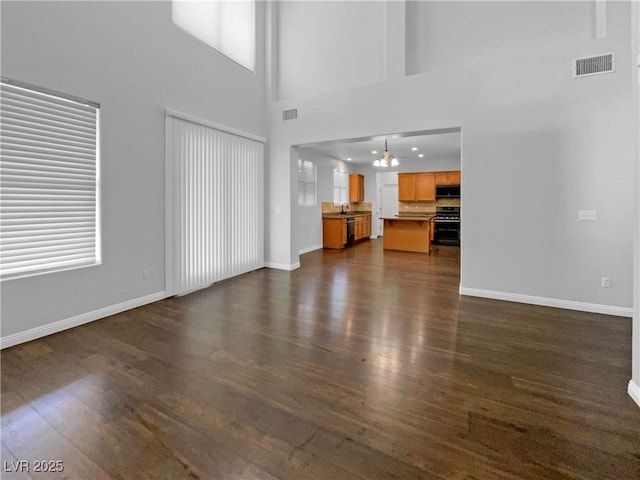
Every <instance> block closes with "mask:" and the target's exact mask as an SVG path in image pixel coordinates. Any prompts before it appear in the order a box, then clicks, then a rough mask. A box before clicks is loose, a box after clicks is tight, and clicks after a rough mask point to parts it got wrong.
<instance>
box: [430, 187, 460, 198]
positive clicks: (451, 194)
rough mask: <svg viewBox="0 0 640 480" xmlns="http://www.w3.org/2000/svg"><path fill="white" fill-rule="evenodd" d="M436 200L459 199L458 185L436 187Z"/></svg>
mask: <svg viewBox="0 0 640 480" xmlns="http://www.w3.org/2000/svg"><path fill="white" fill-rule="evenodd" d="M438 198H460V185H436V199H438Z"/></svg>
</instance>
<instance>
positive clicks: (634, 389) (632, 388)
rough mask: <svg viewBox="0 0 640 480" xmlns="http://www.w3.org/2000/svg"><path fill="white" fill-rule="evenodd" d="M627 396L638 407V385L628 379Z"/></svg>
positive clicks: (639, 401)
mask: <svg viewBox="0 0 640 480" xmlns="http://www.w3.org/2000/svg"><path fill="white" fill-rule="evenodd" d="M629 396H630V397H631V398H633V401H634V402H636V403H637V404H638V406H639V407H640V386H638V384H637V383H636V382H634V381H633V380H629Z"/></svg>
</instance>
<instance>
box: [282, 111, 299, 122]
mask: <svg viewBox="0 0 640 480" xmlns="http://www.w3.org/2000/svg"><path fill="white" fill-rule="evenodd" d="M296 118H298V109H297V108H292V109H290V110H283V111H282V120H295V119H296Z"/></svg>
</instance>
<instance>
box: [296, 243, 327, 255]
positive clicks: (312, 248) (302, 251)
mask: <svg viewBox="0 0 640 480" xmlns="http://www.w3.org/2000/svg"><path fill="white" fill-rule="evenodd" d="M321 248H322V245H315V246H313V247H308V248H303V249H302V250H299V251H298V255H304V254H305V253H309V252H315V251H316V250H320V249H321Z"/></svg>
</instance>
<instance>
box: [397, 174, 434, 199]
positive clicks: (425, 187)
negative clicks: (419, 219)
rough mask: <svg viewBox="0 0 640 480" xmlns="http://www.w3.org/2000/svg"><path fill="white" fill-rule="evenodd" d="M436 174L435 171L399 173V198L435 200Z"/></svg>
mask: <svg viewBox="0 0 640 480" xmlns="http://www.w3.org/2000/svg"><path fill="white" fill-rule="evenodd" d="M435 199H436V175H435V174H434V173H399V174H398V200H399V201H401V202H416V201H434V200H435Z"/></svg>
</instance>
